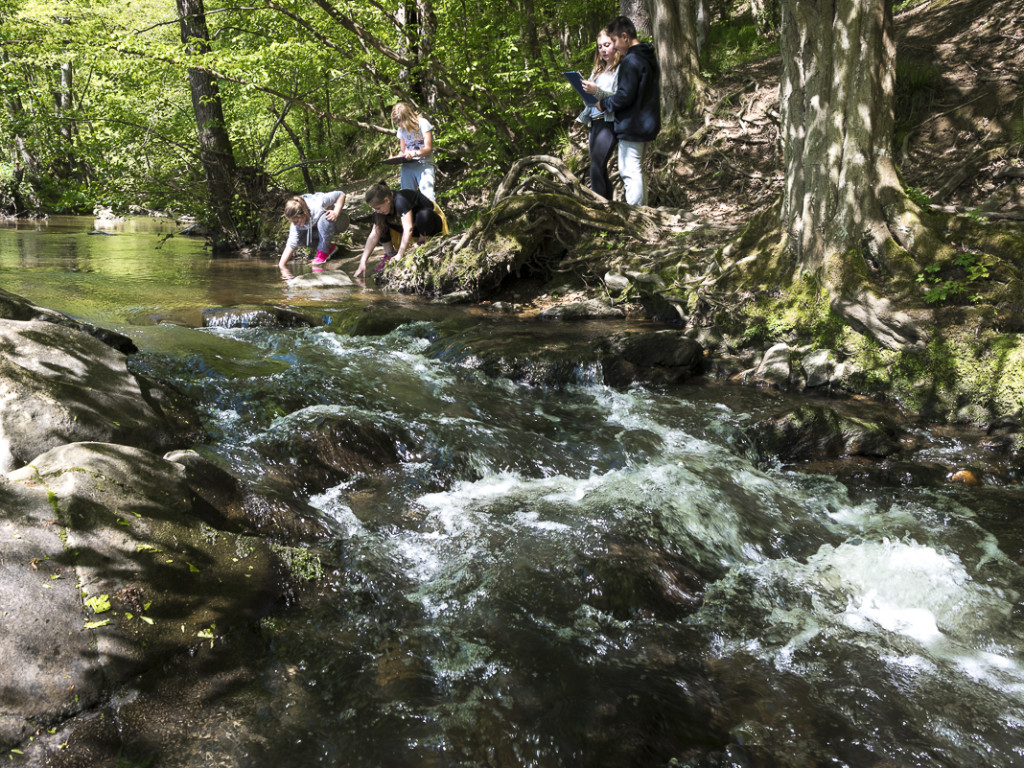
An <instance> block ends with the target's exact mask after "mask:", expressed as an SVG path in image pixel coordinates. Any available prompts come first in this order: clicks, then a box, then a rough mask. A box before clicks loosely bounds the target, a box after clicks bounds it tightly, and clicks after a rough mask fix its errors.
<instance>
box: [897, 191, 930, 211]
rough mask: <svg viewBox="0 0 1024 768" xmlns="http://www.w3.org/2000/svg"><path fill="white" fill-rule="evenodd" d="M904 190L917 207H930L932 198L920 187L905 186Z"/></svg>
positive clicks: (925, 208)
mask: <svg viewBox="0 0 1024 768" xmlns="http://www.w3.org/2000/svg"><path fill="white" fill-rule="evenodd" d="M904 192H906V193H907V197H909V198H910V199H911V200H912V201H913V202H914V204H915V205H917V206H918V207H919V208H923V209H924V210H926V211H927V210H929V209H930V208H931V207H932V199H931V198H930V197H928V195H927V194H926V193H925V191H924V190H923V189H921V188H920V187H906V188H905V189H904Z"/></svg>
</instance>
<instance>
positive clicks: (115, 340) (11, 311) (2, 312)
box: [0, 288, 139, 355]
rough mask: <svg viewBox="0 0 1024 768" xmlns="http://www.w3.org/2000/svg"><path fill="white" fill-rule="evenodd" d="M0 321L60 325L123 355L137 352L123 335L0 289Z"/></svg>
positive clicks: (136, 348)
mask: <svg viewBox="0 0 1024 768" xmlns="http://www.w3.org/2000/svg"><path fill="white" fill-rule="evenodd" d="M0 319H4V320H44V321H46V322H48V323H55V324H57V325H62V326H64V327H65V328H73V329H75V330H79V331H82V332H84V333H87V334H89V335H90V336H94V337H95V338H97V339H99V340H100V341H102V342H103V343H104V344H106V345H107V346H108V347H112V348H114V349H116V350H117V351H118V352H121V353H123V354H125V355H130V354H132V353H134V352H138V351H139V350H138V347H136V346H135V342H134V341H132V340H131V339H130V338H128V337H127V336H124V335H123V334H120V333H117V332H116V331H111V330H107V329H106V328H99V327H97V326H95V325H92V324H90V323H83V322H80V321H78V320H73V319H71V318H70V317H68V316H67V315H64V314H61V313H60V312H55V311H54V310H52V309H46V308H45V307H40V306H38V305H36V304H33V303H32V302H31V301H29V300H28V299H25V298H23V297H21V296H17V295H15V294H13V293H8V292H7V291H5V290H3V289H2V288H0Z"/></svg>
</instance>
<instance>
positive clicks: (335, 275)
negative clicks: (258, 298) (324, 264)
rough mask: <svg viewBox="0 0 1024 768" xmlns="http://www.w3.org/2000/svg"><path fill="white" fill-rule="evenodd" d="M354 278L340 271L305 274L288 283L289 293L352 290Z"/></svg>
mask: <svg viewBox="0 0 1024 768" xmlns="http://www.w3.org/2000/svg"><path fill="white" fill-rule="evenodd" d="M354 285H355V282H353V280H352V278H351V277H349V276H348V274H347V273H345V272H342V271H341V270H340V269H325V270H323V271H322V272H305V273H303V274H301V275H296V276H295V277H293V278H292V279H291V280H289V281H288V290H289V291H325V290H339V289H341V288H352V287H353V286H354Z"/></svg>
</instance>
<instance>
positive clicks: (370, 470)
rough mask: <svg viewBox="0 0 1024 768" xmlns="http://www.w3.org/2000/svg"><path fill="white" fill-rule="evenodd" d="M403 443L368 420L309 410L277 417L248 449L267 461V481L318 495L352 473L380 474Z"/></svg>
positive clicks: (329, 409)
mask: <svg viewBox="0 0 1024 768" xmlns="http://www.w3.org/2000/svg"><path fill="white" fill-rule="evenodd" d="M408 442H409V438H408V436H406V435H401V434H391V433H390V432H388V431H387V430H385V429H384V428H382V427H380V426H379V425H378V424H377V423H375V422H373V421H371V420H370V419H369V418H368V417H367V418H361V417H360V416H358V415H356V414H354V413H346V412H345V411H344V409H339V408H336V407H333V406H313V407H310V408H304V409H302V410H301V411H297V412H296V413H292V414H289V415H288V416H286V417H284V418H282V419H280V420H279V421H278V422H277V423H275V424H274V426H273V427H272V428H271V429H270V430H269V431H268V432H266V433H265V434H264V435H263V436H261V437H260V438H259V439H258V440H256V441H255V443H254V447H255V448H256V450H258V451H259V452H260V453H261V454H262V455H264V456H265V457H266V458H267V459H268V460H269V465H268V467H267V475H268V479H269V480H271V481H273V480H278V481H280V482H281V483H282V484H284V485H288V486H291V487H293V488H294V487H300V488H302V489H304V490H305V491H307V492H319V491H323V490H325V489H327V488H330V487H331V486H332V485H336V484H337V483H339V482H341V481H342V480H345V479H347V478H350V477H352V476H354V475H357V474H361V475H366V474H370V475H372V474H379V473H381V472H383V471H384V470H385V469H386V468H387V467H388V466H390V465H394V464H397V463H398V462H399V454H398V448H397V445H398V444H408Z"/></svg>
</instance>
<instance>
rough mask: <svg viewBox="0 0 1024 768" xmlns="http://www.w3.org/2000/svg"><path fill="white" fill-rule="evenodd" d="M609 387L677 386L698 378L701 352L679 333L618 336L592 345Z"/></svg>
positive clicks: (621, 334) (661, 332) (695, 344)
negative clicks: (692, 378)
mask: <svg viewBox="0 0 1024 768" xmlns="http://www.w3.org/2000/svg"><path fill="white" fill-rule="evenodd" d="M595 346H596V348H597V350H598V352H599V354H600V359H601V365H602V368H603V371H604V381H605V383H606V384H608V385H610V386H616V387H619V386H627V385H629V384H632V383H633V382H640V383H647V384H654V385H665V384H679V383H682V382H684V381H686V380H687V379H689V378H691V377H693V376H696V375H699V374H700V373H701V371H702V369H703V365H704V349H703V347H701V345H700V344H699V343H698V342H696V341H695V340H693V339H691V338H689V337H687V336H685V335H683V334H682V333H681V332H679V331H673V330H664V331H653V332H649V333H618V334H614V335H612V336H609V337H608V338H606V339H602V340H600V341H599V342H597V344H596V345H595Z"/></svg>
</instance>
